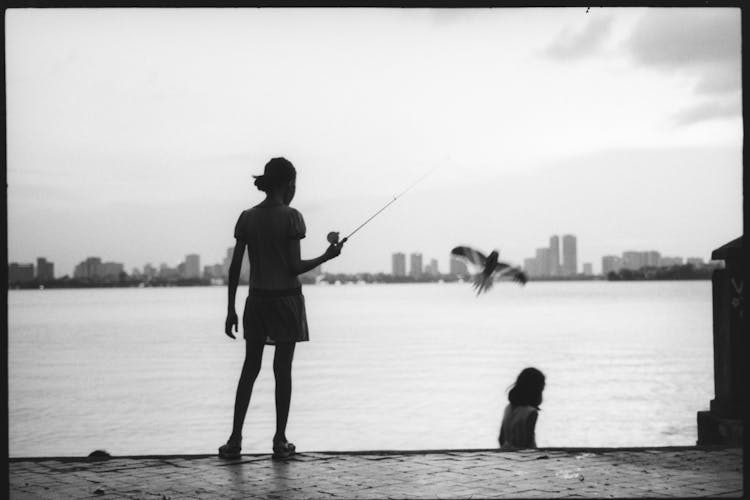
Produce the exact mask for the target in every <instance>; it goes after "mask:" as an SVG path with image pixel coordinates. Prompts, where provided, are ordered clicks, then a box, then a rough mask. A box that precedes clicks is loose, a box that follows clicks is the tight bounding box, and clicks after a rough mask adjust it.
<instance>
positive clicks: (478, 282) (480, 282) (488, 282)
mask: <svg viewBox="0 0 750 500" xmlns="http://www.w3.org/2000/svg"><path fill="white" fill-rule="evenodd" d="M492 285H493V279H492V277H491V276H488V275H486V274H484V273H477V275H476V276H474V290H476V291H477V296H478V295H479V294H481V293H482V292H486V291H488V290H489V289H490V288H492Z"/></svg>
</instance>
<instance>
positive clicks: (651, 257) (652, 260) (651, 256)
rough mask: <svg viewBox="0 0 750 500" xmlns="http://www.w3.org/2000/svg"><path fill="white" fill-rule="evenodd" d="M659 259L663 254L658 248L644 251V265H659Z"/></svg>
mask: <svg viewBox="0 0 750 500" xmlns="http://www.w3.org/2000/svg"><path fill="white" fill-rule="evenodd" d="M659 259H661V254H660V253H659V252H657V251H656V250H651V251H649V252H643V262H644V264H643V265H644V266H647V267H659Z"/></svg>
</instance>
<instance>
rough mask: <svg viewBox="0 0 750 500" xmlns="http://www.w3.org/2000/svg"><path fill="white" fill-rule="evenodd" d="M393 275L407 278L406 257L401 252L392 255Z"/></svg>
mask: <svg viewBox="0 0 750 500" xmlns="http://www.w3.org/2000/svg"><path fill="white" fill-rule="evenodd" d="M391 274H393V275H394V276H406V255H404V254H403V253H401V252H396V253H394V254H392V255H391Z"/></svg>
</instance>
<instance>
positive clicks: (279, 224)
mask: <svg viewBox="0 0 750 500" xmlns="http://www.w3.org/2000/svg"><path fill="white" fill-rule="evenodd" d="M255 231H260V232H263V233H268V232H271V233H274V234H277V235H279V236H286V237H289V238H297V239H302V238H304V237H305V233H306V232H307V228H306V226H305V219H304V218H303V217H302V214H301V213H300V212H299V210H297V209H296V208H293V207H290V206H288V205H281V204H279V205H267V204H263V203H259V204H258V205H255V206H254V207H250V208H248V209H246V210H243V211H242V213H241V214H240V216H239V218H238V219H237V225H236V227H235V237H240V238H242V236H243V235H247V234H248V233H250V232H255Z"/></svg>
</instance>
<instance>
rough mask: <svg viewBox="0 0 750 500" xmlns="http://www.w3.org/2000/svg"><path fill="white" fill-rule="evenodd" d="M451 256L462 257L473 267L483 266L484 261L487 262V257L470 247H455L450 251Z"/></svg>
mask: <svg viewBox="0 0 750 500" xmlns="http://www.w3.org/2000/svg"><path fill="white" fill-rule="evenodd" d="M451 255H455V256H456V257H462V258H464V259H466V260H467V261H469V262H471V263H472V264H474V265H475V266H484V261H486V260H487V257H486V256H485V255H484V254H483V253H482V252H480V251H479V250H474V249H473V248H470V247H456V248H454V249H453V250H451Z"/></svg>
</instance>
